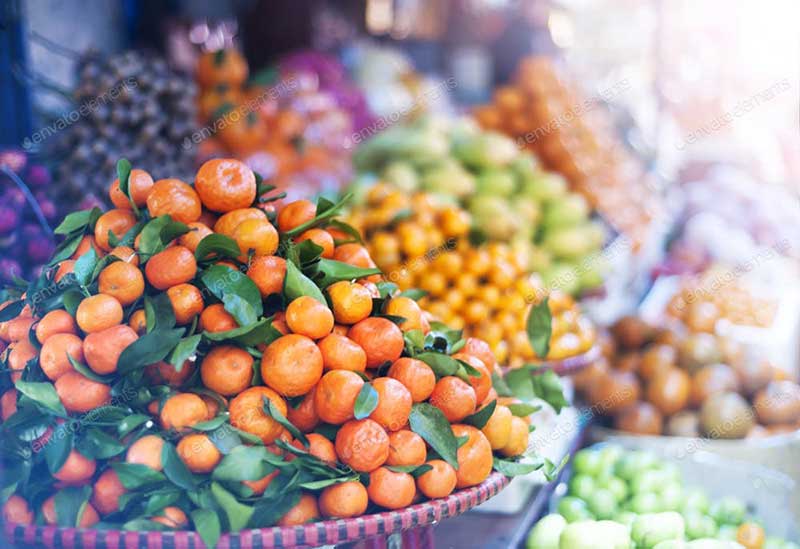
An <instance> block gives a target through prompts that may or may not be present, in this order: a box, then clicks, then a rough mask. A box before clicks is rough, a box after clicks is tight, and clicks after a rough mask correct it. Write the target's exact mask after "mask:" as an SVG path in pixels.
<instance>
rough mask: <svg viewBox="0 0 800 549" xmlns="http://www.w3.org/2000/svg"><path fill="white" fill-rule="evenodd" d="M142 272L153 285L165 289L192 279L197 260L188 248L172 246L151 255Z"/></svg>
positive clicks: (195, 270)
mask: <svg viewBox="0 0 800 549" xmlns="http://www.w3.org/2000/svg"><path fill="white" fill-rule="evenodd" d="M144 274H145V276H146V277H147V281H148V282H149V283H150V284H152V285H153V287H155V288H156V289H158V290H166V289H167V288H170V287H172V286H177V285H178V284H183V283H185V282H189V281H190V280H192V279H193V278H194V276H195V275H196V274H197V261H196V260H195V258H194V254H193V253H192V252H190V251H189V248H186V247H184V246H172V247H170V248H167V249H166V250H164V251H161V252H158V253H157V254H155V255H154V256H153V257H151V258H150V260H149V261H148V262H147V265H145V268H144Z"/></svg>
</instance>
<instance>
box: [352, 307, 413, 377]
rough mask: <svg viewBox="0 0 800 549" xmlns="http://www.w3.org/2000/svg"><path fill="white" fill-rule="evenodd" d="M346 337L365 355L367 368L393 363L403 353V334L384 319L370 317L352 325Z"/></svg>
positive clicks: (394, 325)
mask: <svg viewBox="0 0 800 549" xmlns="http://www.w3.org/2000/svg"><path fill="white" fill-rule="evenodd" d="M347 337H349V338H350V339H352V340H353V341H355V342H356V343H357V344H358V345H360V346H361V348H362V349H364V352H366V353H367V368H377V367H378V366H380V365H381V364H383V363H384V362H387V361H388V362H394V361H395V360H397V359H398V358H400V355H401V354H402V353H403V348H404V347H405V342H404V340H403V332H402V331H401V330H400V328H398V327H397V325H396V324H395V323H394V322H392V321H391V320H388V319H386V318H381V317H370V318H365V319H364V320H362V321H360V322H358V323H356V324H354V325H353V326H352V327H351V328H350V329H349V330H348V331H347Z"/></svg>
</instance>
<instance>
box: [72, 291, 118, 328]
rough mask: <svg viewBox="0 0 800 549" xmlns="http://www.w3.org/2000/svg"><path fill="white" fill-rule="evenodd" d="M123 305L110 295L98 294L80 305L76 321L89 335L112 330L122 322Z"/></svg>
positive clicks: (84, 300) (85, 299) (87, 298)
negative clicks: (108, 329)
mask: <svg viewBox="0 0 800 549" xmlns="http://www.w3.org/2000/svg"><path fill="white" fill-rule="evenodd" d="M122 316H123V313H122V305H121V304H120V302H119V301H118V300H117V298H115V297H113V296H110V295H108V294H102V293H101V294H97V295H93V296H89V297H86V298H84V299H83V300H82V301H81V302H80V304H79V305H78V310H77V312H76V313H75V321H76V322H77V323H78V327H79V328H80V329H81V330H83V331H84V332H85V333H87V334H91V333H92V332H99V331H101V330H105V329H106V328H111V327H112V326H116V325H117V324H119V323H120V322H122Z"/></svg>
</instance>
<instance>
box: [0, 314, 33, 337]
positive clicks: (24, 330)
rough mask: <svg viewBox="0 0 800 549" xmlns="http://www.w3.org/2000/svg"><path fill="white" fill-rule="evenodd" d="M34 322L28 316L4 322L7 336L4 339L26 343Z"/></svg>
mask: <svg viewBox="0 0 800 549" xmlns="http://www.w3.org/2000/svg"><path fill="white" fill-rule="evenodd" d="M34 322H35V320H34V319H33V318H31V317H30V315H28V316H18V317H17V318H13V319H11V320H9V321H8V322H5V323H4V324H5V326H6V328H5V329H6V336H7V337H6V338H5V339H6V340H7V341H28V336H29V334H30V331H31V327H32V326H33V324H34Z"/></svg>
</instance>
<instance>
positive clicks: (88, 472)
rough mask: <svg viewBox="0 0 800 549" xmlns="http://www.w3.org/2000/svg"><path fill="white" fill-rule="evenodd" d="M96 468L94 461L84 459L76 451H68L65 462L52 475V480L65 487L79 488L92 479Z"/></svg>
mask: <svg viewBox="0 0 800 549" xmlns="http://www.w3.org/2000/svg"><path fill="white" fill-rule="evenodd" d="M96 468H97V463H96V462H95V460H93V459H89V458H87V457H84V456H83V455H82V454H80V453H78V451H77V450H70V451H69V455H68V456H67V460H66V461H65V462H64V464H63V465H62V466H61V468H60V469H59V470H58V471H56V472H55V473H53V478H54V479H56V480H60V481H61V482H62V483H64V484H66V485H67V486H80V485H81V484H86V483H87V482H88V481H89V479H90V478H92V475H93V474H94V471H95V469H96Z"/></svg>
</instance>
